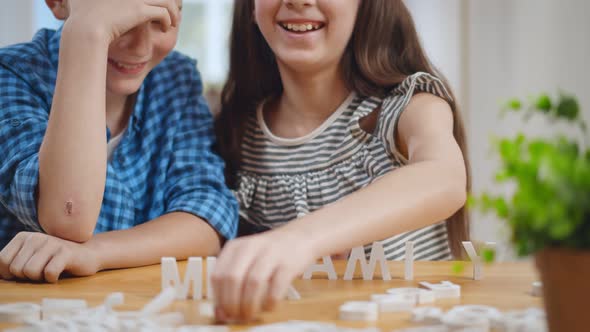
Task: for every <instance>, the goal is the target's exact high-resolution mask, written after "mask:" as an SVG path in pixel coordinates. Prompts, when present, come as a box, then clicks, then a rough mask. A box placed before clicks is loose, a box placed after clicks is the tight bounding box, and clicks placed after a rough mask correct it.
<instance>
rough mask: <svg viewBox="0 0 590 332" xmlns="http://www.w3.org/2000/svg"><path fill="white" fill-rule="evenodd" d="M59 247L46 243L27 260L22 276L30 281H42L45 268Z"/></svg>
mask: <svg viewBox="0 0 590 332" xmlns="http://www.w3.org/2000/svg"><path fill="white" fill-rule="evenodd" d="M58 249H59V247H58V246H57V245H56V244H55V243H54V242H48V243H46V244H45V245H44V246H43V247H42V248H40V249H39V250H37V251H36V252H35V254H34V255H33V256H32V257H31V259H29V261H28V262H27V264H26V265H25V267H24V269H23V274H24V275H25V276H26V277H27V278H28V279H30V280H36V281H39V280H43V278H44V270H45V266H47V264H48V263H49V261H50V260H51V258H52V257H53V256H54V255H55V254H56V253H57V251H58Z"/></svg>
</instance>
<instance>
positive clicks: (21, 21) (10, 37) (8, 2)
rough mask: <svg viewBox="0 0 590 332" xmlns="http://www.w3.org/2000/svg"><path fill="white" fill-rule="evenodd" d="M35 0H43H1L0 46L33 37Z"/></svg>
mask: <svg viewBox="0 0 590 332" xmlns="http://www.w3.org/2000/svg"><path fill="white" fill-rule="evenodd" d="M33 1H40V2H41V0H0V8H1V12H0V47H2V46H6V45H10V44H15V43H19V42H23V41H26V40H28V39H30V38H31V36H32V34H33V15H32V13H33Z"/></svg>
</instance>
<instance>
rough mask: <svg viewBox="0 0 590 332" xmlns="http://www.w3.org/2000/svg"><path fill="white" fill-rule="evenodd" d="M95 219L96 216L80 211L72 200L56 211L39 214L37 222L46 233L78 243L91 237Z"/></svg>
mask: <svg viewBox="0 0 590 332" xmlns="http://www.w3.org/2000/svg"><path fill="white" fill-rule="evenodd" d="M97 219H98V216H93V215H91V214H90V213H85V212H84V211H80V209H78V207H77V206H76V204H75V202H74V201H73V200H68V201H66V202H65V203H64V205H63V206H61V207H60V208H59V209H57V210H56V211H52V212H51V213H44V214H42V213H41V211H40V214H39V223H40V224H41V226H42V227H43V230H44V231H45V232H46V233H47V234H49V235H51V236H55V237H59V238H60V239H64V240H68V241H72V242H78V243H83V242H86V241H88V240H90V238H92V235H93V232H94V227H95V225H96V222H95V221H96V220H97Z"/></svg>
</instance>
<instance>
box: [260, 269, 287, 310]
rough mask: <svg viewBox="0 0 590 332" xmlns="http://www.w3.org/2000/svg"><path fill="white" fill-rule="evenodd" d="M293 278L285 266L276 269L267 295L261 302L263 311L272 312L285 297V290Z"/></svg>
mask: <svg viewBox="0 0 590 332" xmlns="http://www.w3.org/2000/svg"><path fill="white" fill-rule="evenodd" d="M294 278H295V275H294V273H292V272H291V271H290V270H289V269H288V268H287V267H286V266H284V267H282V268H278V269H277V270H276V271H275V273H274V274H273V277H272V279H271V280H270V285H269V287H268V293H267V294H266V297H265V299H264V302H263V308H264V310H265V311H270V310H273V309H274V308H275V307H276V305H277V303H279V301H281V300H283V299H284V298H285V297H286V296H287V290H288V289H289V286H290V285H291V283H292V282H293V279H294Z"/></svg>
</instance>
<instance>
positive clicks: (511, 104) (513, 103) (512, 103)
mask: <svg viewBox="0 0 590 332" xmlns="http://www.w3.org/2000/svg"><path fill="white" fill-rule="evenodd" d="M506 106H507V107H508V108H509V109H511V110H513V111H519V110H520V109H522V102H521V101H520V100H519V99H517V98H513V99H510V100H509V101H508V102H507V103H506Z"/></svg>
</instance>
